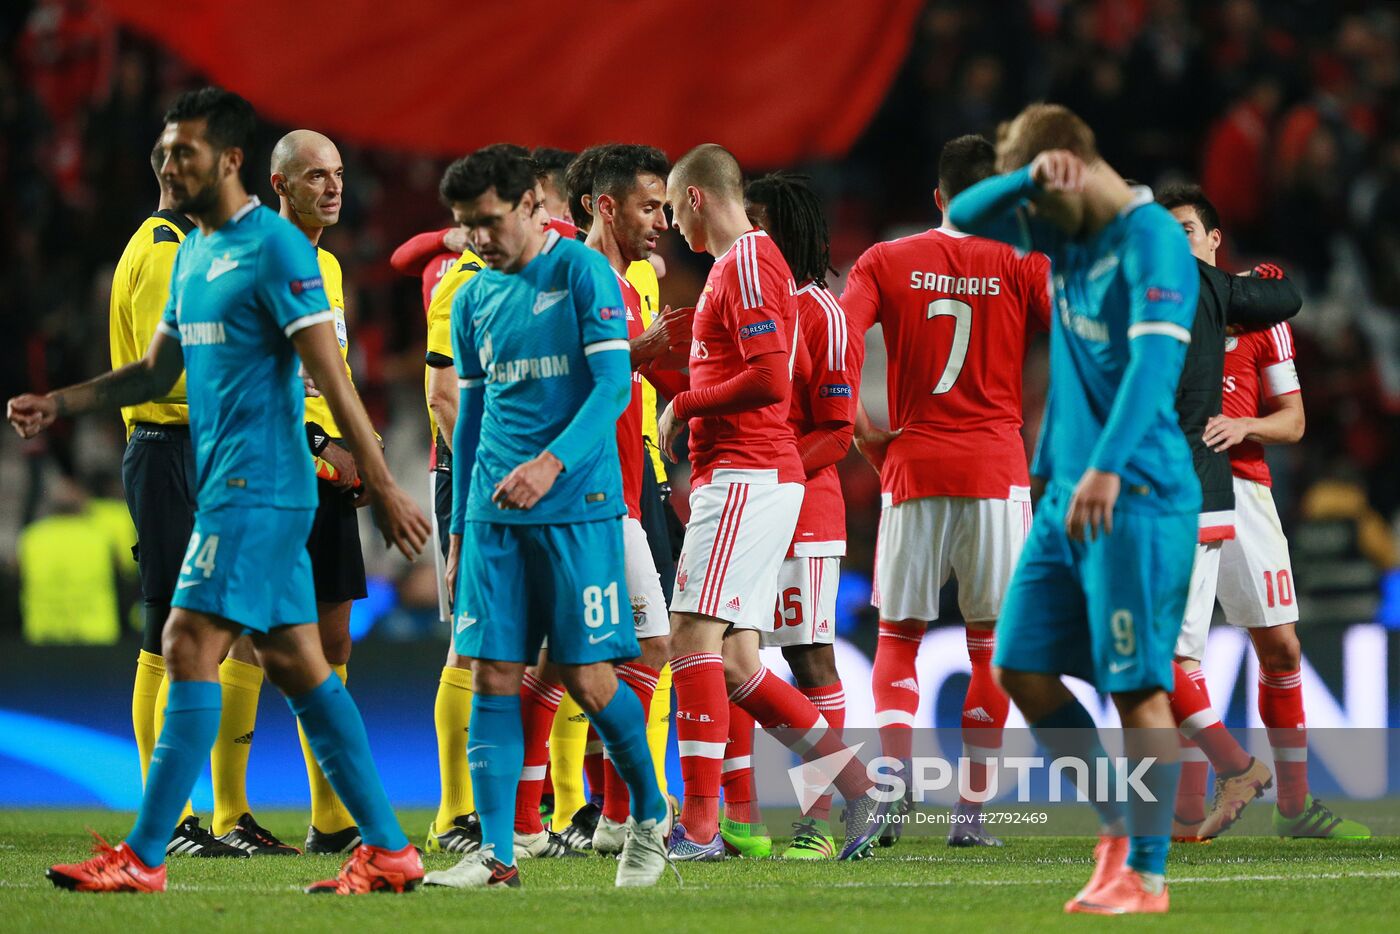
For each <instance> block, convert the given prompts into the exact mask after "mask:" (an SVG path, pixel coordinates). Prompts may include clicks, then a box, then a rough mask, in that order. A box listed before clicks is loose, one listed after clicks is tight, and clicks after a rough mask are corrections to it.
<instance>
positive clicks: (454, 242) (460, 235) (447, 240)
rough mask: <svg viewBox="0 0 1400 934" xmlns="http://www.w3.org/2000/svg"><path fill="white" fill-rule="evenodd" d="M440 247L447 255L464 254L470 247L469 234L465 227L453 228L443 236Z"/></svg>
mask: <svg viewBox="0 0 1400 934" xmlns="http://www.w3.org/2000/svg"><path fill="white" fill-rule="evenodd" d="M442 245H443V247H444V248H445V249H446V250H447V252H449V253H465V252H467V247H469V246H471V245H472V239H471V234H469V233H467V228H465V227H453V228H452V229H451V230H449V231H448V232H447V233H446V234H444V235H443V237H442Z"/></svg>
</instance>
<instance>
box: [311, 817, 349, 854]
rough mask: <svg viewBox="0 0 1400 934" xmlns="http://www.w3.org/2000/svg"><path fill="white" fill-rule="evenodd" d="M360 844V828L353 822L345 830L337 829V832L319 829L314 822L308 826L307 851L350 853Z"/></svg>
mask: <svg viewBox="0 0 1400 934" xmlns="http://www.w3.org/2000/svg"><path fill="white" fill-rule="evenodd" d="M359 845H360V828H358V827H356V826H355V825H354V824H351V825H350V826H349V827H346V828H345V829H344V830H337V831H336V832H335V833H324V832H323V831H320V830H317V829H316V825H315V824H312V825H311V826H310V827H307V828H306V850H305V852H307V853H317V854H326V853H349V852H350V851H351V850H353V849H355V847H357V846H359Z"/></svg>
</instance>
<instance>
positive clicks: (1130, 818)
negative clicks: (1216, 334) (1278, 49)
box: [948, 104, 1201, 914]
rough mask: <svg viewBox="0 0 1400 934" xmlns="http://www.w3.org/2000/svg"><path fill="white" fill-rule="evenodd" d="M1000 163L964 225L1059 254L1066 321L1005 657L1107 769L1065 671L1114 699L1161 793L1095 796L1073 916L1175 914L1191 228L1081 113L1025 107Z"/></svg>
mask: <svg viewBox="0 0 1400 934" xmlns="http://www.w3.org/2000/svg"><path fill="white" fill-rule="evenodd" d="M997 157H998V167H999V168H1001V169H1002V170H1003V171H1004V172H1005V173H1006V174H1003V175H998V176H994V177H993V178H989V179H985V180H983V181H981V182H978V183H977V184H976V185H973V186H972V187H971V188H968V189H967V190H966V191H964V192H963V193H962V194H960V195H958V196H957V197H955V198H954V199H953V201H952V203H951V204H950V205H949V206H948V216H949V220H951V221H952V223H953V224H954V226H956V227H957V228H958V229H959V230H964V231H968V232H970V233H974V234H979V235H990V236H997V237H999V238H1003V239H1006V240H1007V241H1008V242H1011V243H1013V244H1015V245H1017V246H1019V247H1021V248H1022V249H1038V250H1040V251H1041V252H1044V253H1046V254H1047V255H1048V256H1049V257H1050V264H1051V275H1052V282H1053V288H1054V303H1055V311H1056V314H1055V316H1054V321H1053V324H1052V327H1051V334H1050V353H1051V360H1050V396H1049V401H1048V403H1047V407H1046V415H1045V423H1044V427H1043V428H1042V430H1041V436H1040V441H1039V444H1038V446H1037V449H1036V459H1035V465H1034V470H1033V472H1034V473H1035V474H1036V475H1037V476H1042V477H1044V478H1045V479H1046V482H1047V487H1046V493H1045V497H1044V499H1042V500H1041V504H1040V509H1039V510H1038V511H1037V513H1036V515H1035V518H1034V520H1033V522H1032V526H1031V532H1030V538H1029V539H1028V541H1027V543H1026V546H1025V549H1024V551H1023V553H1022V555H1021V561H1020V564H1019V565H1018V566H1017V569H1016V573H1015V575H1014V576H1013V578H1012V581H1011V586H1010V589H1009V590H1008V592H1007V596H1006V599H1005V601H1004V602H1003V604H1002V616H1001V620H1000V624H999V625H1000V629H1001V637H1000V638H999V639H997V644H996V650H995V655H994V664H995V665H996V667H997V668H998V669H999V671H998V677H999V678H1000V680H1001V684H1002V686H1003V687H1004V688H1005V689H1006V691H1007V693H1008V694H1009V695H1010V696H1011V699H1012V700H1013V701H1014V702H1015V703H1016V705H1017V707H1019V708H1020V710H1021V712H1022V713H1023V714H1024V715H1025V717H1026V720H1027V721H1028V722H1029V723H1030V724H1031V729H1032V730H1033V731H1034V732H1035V734H1036V736H1037V739H1038V740H1039V741H1040V742H1041V744H1042V745H1043V746H1045V748H1046V749H1047V751H1048V752H1049V753H1050V754H1052V755H1053V756H1054V757H1056V758H1060V757H1072V758H1077V759H1079V760H1081V761H1084V762H1088V761H1090V760H1094V761H1095V765H1096V767H1095V769H1094V771H1095V772H1099V771H1100V767H1101V766H1104V765H1106V764H1107V763H1100V762H1098V761H1097V760H1100V759H1104V758H1105V753H1104V752H1103V748H1102V746H1101V745H1099V741H1098V734H1097V730H1095V728H1094V723H1093V719H1092V718H1091V717H1090V716H1089V712H1088V711H1087V710H1085V709H1084V708H1083V707H1082V706H1080V704H1079V702H1078V701H1077V700H1075V698H1074V695H1072V694H1071V693H1070V692H1069V689H1068V688H1066V687H1065V685H1064V683H1063V682H1062V681H1061V680H1060V679H1061V676H1062V675H1067V674H1068V675H1074V676H1076V677H1080V678H1084V679H1086V680H1089V681H1091V682H1092V683H1093V684H1094V685H1095V686H1096V687H1097V688H1098V689H1099V690H1100V691H1103V692H1105V693H1107V694H1109V695H1111V696H1112V699H1113V702H1114V705H1115V706H1116V707H1117V708H1118V713H1119V716H1120V718H1121V719H1122V722H1123V725H1124V726H1125V727H1126V728H1127V730H1126V736H1125V752H1126V754H1127V757H1128V764H1129V765H1130V766H1131V767H1132V768H1133V769H1135V770H1136V772H1135V773H1134V774H1141V776H1142V777H1141V781H1142V784H1143V787H1145V788H1146V789H1147V792H1148V794H1146V795H1136V794H1132V795H1129V796H1128V798H1129V800H1128V801H1126V802H1119V801H1118V800H1117V799H1116V797H1115V795H1113V794H1109V793H1107V792H1108V790H1109V789H1107V788H1105V789H1101V790H1102V791H1104V792H1105V793H1104V794H1098V793H1095V794H1092V795H1090V798H1091V800H1093V801H1094V803H1095V807H1096V808H1097V809H1098V810H1099V814H1100V818H1101V820H1102V822H1103V824H1104V826H1103V829H1102V834H1101V836H1102V838H1101V840H1100V843H1099V846H1098V849H1097V851H1096V856H1097V866H1096V868H1095V871H1094V874H1093V877H1092V878H1091V879H1090V881H1089V884H1088V885H1087V886H1085V888H1084V890H1082V891H1081V892H1080V893H1079V894H1078V895H1076V896H1075V897H1074V898H1073V899H1071V900H1070V901H1069V902H1068V903H1067V904H1066V906H1065V910H1066V911H1070V912H1089V913H1098V914H1121V913H1132V912H1164V911H1166V910H1167V907H1168V895H1167V889H1166V879H1165V875H1166V863H1167V851H1168V848H1169V847H1170V831H1171V811H1170V805H1169V804H1167V802H1170V801H1172V800H1173V797H1174V796H1175V794H1176V781H1177V773H1178V771H1179V768H1178V765H1177V761H1176V759H1177V744H1176V741H1175V739H1174V728H1175V722H1174V721H1173V719H1172V714H1171V707H1170V705H1169V703H1168V699H1167V692H1168V691H1170V690H1171V688H1172V684H1173V677H1172V647H1173V645H1174V644H1175V642H1176V637H1177V634H1178V632H1179V631H1180V628H1181V617H1182V613H1183V611H1184V610H1185V607H1186V594H1187V588H1188V585H1189V583H1190V575H1191V570H1190V569H1191V558H1192V554H1193V551H1194V549H1195V541H1196V526H1197V518H1196V516H1197V513H1198V512H1199V511H1200V504H1201V486H1200V483H1199V482H1198V481H1197V479H1196V474H1195V472H1194V470H1193V469H1192V466H1191V451H1190V447H1189V446H1188V445H1187V443H1186V439H1185V437H1184V436H1183V435H1182V433H1181V428H1180V426H1179V425H1178V423H1177V419H1176V411H1175V407H1174V401H1175V396H1176V388H1177V381H1178V378H1179V376H1180V373H1181V367H1182V362H1183V360H1184V359H1185V356H1186V346H1187V344H1188V343H1189V342H1190V339H1191V322H1192V319H1193V318H1194V316H1195V312H1196V298H1197V291H1198V288H1199V286H1198V276H1197V273H1196V269H1195V264H1194V262H1193V261H1192V259H1191V253H1190V249H1189V247H1188V246H1187V243H1186V238H1185V237H1184V236H1183V235H1182V233H1181V229H1180V227H1179V225H1177V223H1176V221H1175V220H1174V219H1173V218H1172V217H1171V215H1170V214H1168V213H1167V211H1166V210H1165V209H1164V208H1162V207H1161V206H1159V205H1156V204H1154V203H1153V202H1152V194H1151V192H1150V191H1148V190H1146V189H1143V188H1138V189H1133V188H1130V187H1129V186H1128V184H1127V183H1126V182H1124V181H1123V179H1122V177H1121V176H1119V175H1118V173H1117V172H1115V171H1114V170H1113V169H1112V168H1111V167H1110V166H1109V165H1108V164H1107V163H1106V162H1105V161H1104V160H1103V159H1102V158H1101V157H1100V156H1099V155H1098V151H1097V149H1096V147H1095V142H1094V134H1093V131H1092V130H1090V129H1089V127H1088V126H1087V125H1086V124H1085V123H1084V122H1083V121H1082V120H1080V119H1079V117H1077V116H1076V115H1075V114H1073V113H1071V112H1070V111H1069V110H1067V109H1066V108H1064V107H1061V106H1059V105H1052V104H1033V105H1031V106H1030V107H1027V108H1026V109H1025V110H1023V111H1022V112H1021V113H1020V114H1019V115H1018V116H1017V117H1016V118H1015V119H1014V120H1012V121H1011V123H1010V124H1009V125H1008V126H1007V127H1005V128H1004V132H1003V135H1002V137H1001V139H1000V143H999V146H998V151H997ZM1152 759H1155V762H1153V761H1149V760H1152ZM1110 787H1111V786H1110ZM1147 798H1152V799H1155V801H1148V800H1145V799H1147ZM1124 818H1126V830H1127V833H1128V834H1129V835H1130V836H1129V839H1128V840H1124V839H1123V836H1122V833H1123V830H1124Z"/></svg>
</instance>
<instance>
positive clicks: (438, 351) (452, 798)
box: [423, 159, 486, 853]
mask: <svg viewBox="0 0 1400 934" xmlns="http://www.w3.org/2000/svg"><path fill="white" fill-rule="evenodd" d="M465 165H466V160H465V159H458V160H457V161H455V162H453V163H452V164H451V165H449V166H448V167H447V171H446V172H444V173H443V175H442V181H441V182H440V183H439V185H438V196H439V197H440V198H441V199H442V203H443V205H444V206H446V207H447V209H448V210H449V211H451V212H452V219H453V220H454V221H455V222H456V224H457V228H458V229H463V230H464V228H462V217H463V216H464V214H463V212H464V211H465V210H466V202H467V200H468V199H466V198H465V197H464V196H463V195H462V193H461V190H460V189H461V177H462V171H463V169H464V167H465ZM464 232H465V231H464ZM449 236H450V235H449V234H444V235H443V240H442V246H443V248H444V249H448V250H450V249H452V248H453V247H456V246H460V247H461V248H462V249H461V254H460V256H458V257H457V258H456V260H455V261H454V262H453V264H452V266H451V267H450V268H449V269H448V270H447V271H446V272H444V273H443V274H442V275H441V276H440V277H439V279H438V280H437V281H436V282H435V284H434V285H433V287H432V289H431V297H430V299H429V300H428V302H427V305H428V311H427V314H428V345H427V358H426V364H427V365H426V373H425V377H424V380H425V381H424V387H425V388H424V392H425V394H426V396H427V400H428V426H429V430H430V432H431V435H432V439H433V448H432V466H433V470H432V473H431V477H432V487H433V516H432V519H433V530H434V533H435V537H436V539H437V545H438V549H437V550H435V551H434V553H433V556H434V557H433V563H434V566H435V567H439V568H440V569H441V572H442V573H440V574H438V575H437V577H438V613H439V615H440V616H441V618H442V619H443V620H444V621H445V622H446V623H448V625H451V621H452V609H451V608H452V594H451V592H450V591H449V590H448V589H447V584H446V574H447V550H448V545H449V529H450V528H451V525H452V438H453V433H454V431H455V429H456V425H457V399H458V393H459V390H458V388H457V376H456V370H455V369H454V368H453V364H454V361H453V358H452V353H453V351H452V324H451V318H452V301H453V299H454V298H456V296H457V290H458V289H460V288H461V287H462V286H463V285H465V284H466V283H467V282H469V281H471V279H472V277H473V276H475V275H476V274H477V273H478V272H480V271H481V270H482V269H484V268H485V265H486V264H485V263H484V262H483V261H482V259H481V257H480V256H477V255H476V254H475V253H473V252H472V250H471V248H470V241H469V238H467V237H465V236H463V237H462V239H461V240H460V242H458V241H457V238H455V237H453V238H451V239H452V240H453V242H452V243H451V244H449V242H448V240H449ZM440 259H445V257H441V258H440ZM424 275H425V276H426V275H428V273H427V272H425V273H424ZM471 709H472V673H471V659H468V658H462V657H461V656H459V655H458V654H457V652H456V650H455V649H454V648H453V647H452V644H451V643H450V642H449V644H448V646H447V659H446V661H445V662H444V664H443V667H442V674H441V675H440V677H439V679H438V690H437V699H436V701H435V703H434V704H433V727H434V729H435V731H436V733H437V754H438V774H439V778H440V781H441V796H440V797H439V800H438V810H437V814H436V815H435V816H434V817H433V820H432V822H431V823H430V824H429V825H428V834H427V838H426V839H425V841H424V846H423V848H424V849H425V850H427V851H428V852H429V853H435V852H443V853H470V852H471V851H473V850H475V849H476V848H477V847H478V846H480V845H481V822H480V820H479V819H478V817H477V814H476V802H475V799H474V798H473V796H472V782H471V771H470V770H469V768H468V767H467V739H468V728H469V726H470V721H471Z"/></svg>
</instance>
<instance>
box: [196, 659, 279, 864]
mask: <svg viewBox="0 0 1400 934" xmlns="http://www.w3.org/2000/svg"><path fill="white" fill-rule="evenodd" d="M219 683H220V685H221V686H222V688H223V715H222V718H221V719H220V721H219V735H218V737H217V738H216V739H215V740H214V748H213V749H211V750H210V752H209V775H210V779H211V781H212V784H213V787H214V817H213V821H214V823H213V830H214V833H216V834H218V835H219V839H220V840H222V841H223V842H225V843H227V844H228V845H229V846H233V847H237V848H238V849H241V850H243V851H244V852H246V853H248V854H250V855H252V856H271V855H279V856H295V855H296V853H297V851H296V849H295V848H293V847H289V846H287V845H286V844H284V843H283V842H282V841H280V840H278V839H277V838H276V837H273V836H272V835H271V834H269V833H267V832H266V831H263V829H262V828H261V827H259V826H258V825H257V823H256V822H255V821H253V820H252V817H251V816H250V814H249V812H250V811H251V808H250V807H249V805H248V755H249V753H250V752H251V751H252V748H253V736H254V731H255V728H256V727H257V721H258V698H259V697H261V695H262V683H263V670H262V666H261V665H260V664H259V663H258V658H257V654H256V653H255V652H254V650H253V643H252V640H251V639H250V638H249V637H248V636H246V635H244V636H241V637H239V638H238V639H237V640H235V641H234V643H233V647H232V648H230V649H229V653H228V657H227V658H225V659H224V660H223V662H222V663H221V664H220V665H219ZM240 827H243V828H244V829H246V830H247V831H248V832H247V833H240V832H239V830H240Z"/></svg>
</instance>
